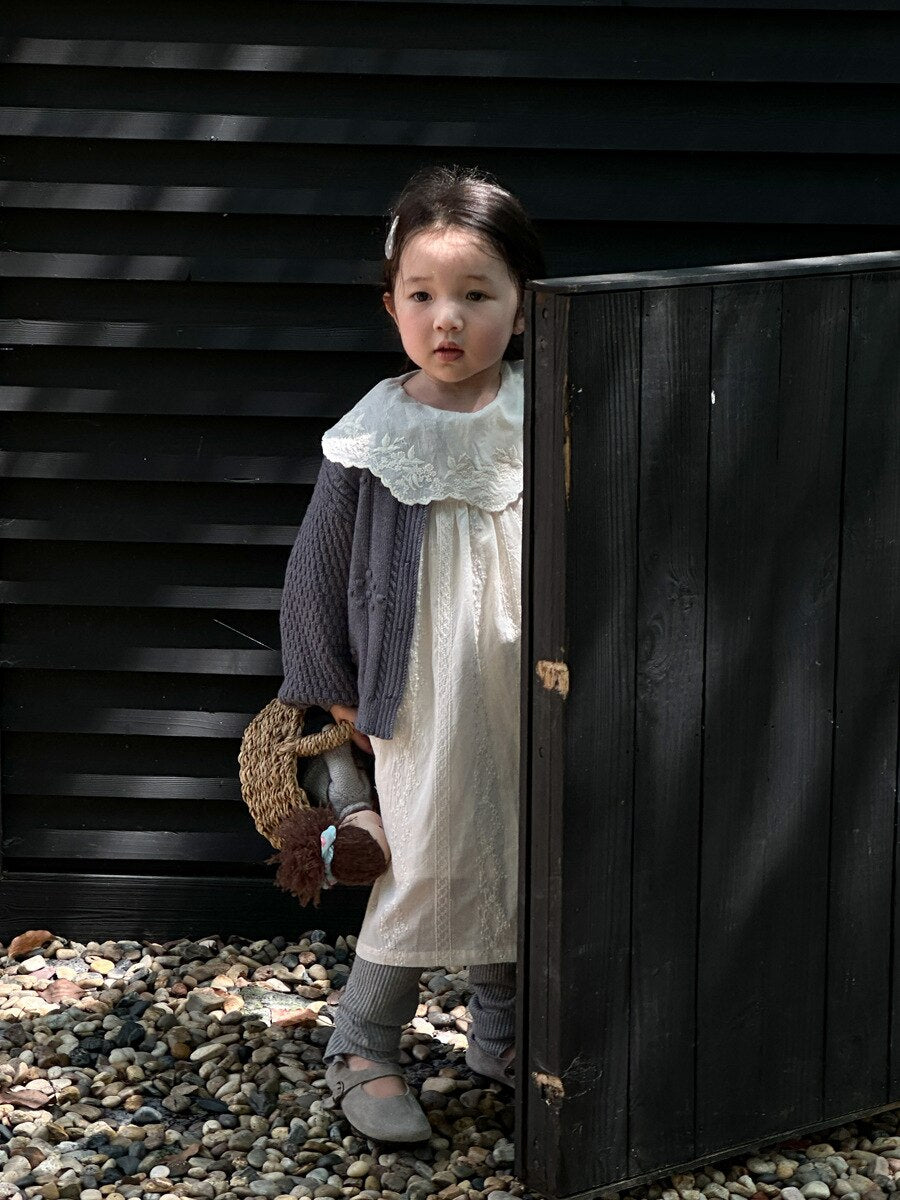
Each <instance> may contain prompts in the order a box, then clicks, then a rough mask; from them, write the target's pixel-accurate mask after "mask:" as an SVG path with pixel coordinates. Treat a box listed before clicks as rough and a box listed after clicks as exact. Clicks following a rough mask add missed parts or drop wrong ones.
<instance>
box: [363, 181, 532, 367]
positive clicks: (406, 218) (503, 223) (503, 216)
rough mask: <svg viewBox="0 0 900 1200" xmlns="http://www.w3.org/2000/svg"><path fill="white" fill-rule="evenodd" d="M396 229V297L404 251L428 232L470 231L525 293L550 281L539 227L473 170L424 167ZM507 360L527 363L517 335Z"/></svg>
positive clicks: (402, 203) (404, 200)
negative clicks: (530, 283) (531, 282)
mask: <svg viewBox="0 0 900 1200" xmlns="http://www.w3.org/2000/svg"><path fill="white" fill-rule="evenodd" d="M395 219H396V222H397V223H396V227H395V228H394V237H393V246H392V247H391V255H390V257H386V258H385V260H384V270H383V279H384V290H385V291H386V292H391V293H393V291H394V285H395V283H396V281H397V270H398V268H399V265H400V256H401V254H402V253H403V247H404V246H405V245H406V243H407V242H408V241H409V239H410V238H411V237H413V235H414V234H417V233H420V232H421V231H422V230H423V229H434V228H439V229H448V228H450V227H451V226H456V227H459V228H461V229H470V230H471V231H472V232H473V233H475V234H477V235H478V237H480V238H481V239H482V241H484V242H486V243H487V245H489V246H490V247H491V248H492V249H493V250H494V252H495V253H496V255H497V256H498V258H500V259H502V260H503V262H505V263H506V266H507V268H508V270H509V273H510V275H511V276H512V278H513V279H514V280H515V281H516V283H517V284H518V286H519V289H520V291H521V289H522V288H523V287H524V284H525V281H526V280H528V279H540V278H541V277H542V276H543V275H546V273H547V269H546V266H545V264H544V256H543V253H542V252H541V246H540V242H539V241H538V236H537V233H536V232H535V229H534V226H533V225H532V223H531V221H530V220H529V218H528V215H527V213H526V212H525V209H524V208H523V207H522V205H521V203H520V202H519V200H517V199H516V197H515V196H513V194H512V193H511V192H508V191H507V190H506V188H504V187H501V186H500V184H499V183H497V181H496V180H495V179H494V177H493V176H491V175H489V174H488V173H487V172H485V171H479V170H476V169H474V168H471V167H459V166H452V167H448V166H436V167H424V168H423V169H422V170H420V171H417V172H416V174H415V175H413V177H412V178H411V179H410V180H409V182H408V183H407V184H406V186H405V187H404V189H403V191H402V192H401V193H400V195H399V196H398V198H397V200H396V201H395V202H394V204H393V206H392V208H391V212H390V214H389V216H388V224H389V227H390V226H391V225H393V222H394V220H395ZM503 357H504V358H521V357H522V335H521V334H514V335H513V336H512V338H510V342H509V345H508V346H507V348H506V352H505V353H504V356H503Z"/></svg>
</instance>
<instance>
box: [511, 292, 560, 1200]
mask: <svg viewBox="0 0 900 1200" xmlns="http://www.w3.org/2000/svg"><path fill="white" fill-rule="evenodd" d="M568 306H569V301H568V298H566V297H557V296H549V295H546V294H542V293H541V292H537V293H536V294H535V299H534V330H533V334H532V337H533V362H534V383H533V396H532V403H531V405H530V420H531V435H532V441H533V446H532V448H531V451H530V454H531V469H532V475H531V480H530V484H531V486H530V493H529V494H530V498H531V503H530V508H529V511H530V514H531V548H530V551H531V557H530V560H529V564H530V586H531V621H530V631H529V635H528V644H529V651H530V654H531V661H530V662H528V663H524V662H523V672H525V671H527V672H528V676H529V685H530V689H531V692H530V694H531V744H530V755H529V769H530V781H531V795H530V797H529V811H530V829H529V834H530V847H529V856H528V872H529V874H528V892H529V898H528V907H529V913H528V918H529V919H528V928H527V930H526V931H525V937H526V940H527V950H526V956H525V961H526V962H527V963H528V964H529V969H528V972H527V977H526V978H524V980H523V983H522V986H523V987H524V988H525V991H526V996H525V999H524V1002H523V1003H524V1011H525V1013H526V1014H527V1063H526V1078H525V1079H524V1080H523V1087H522V1088H521V1089H520V1091H519V1106H520V1108H521V1110H522V1111H521V1113H520V1116H519V1122H520V1127H521V1129H522V1131H523V1134H522V1136H521V1137H520V1142H519V1144H518V1145H517V1150H516V1152H517V1156H518V1168H517V1169H518V1170H519V1171H520V1172H521V1173H522V1174H523V1175H524V1177H525V1178H526V1179H527V1182H528V1185H529V1186H530V1187H532V1188H535V1189H537V1190H540V1191H543V1192H545V1193H548V1194H558V1193H557V1188H558V1187H559V1173H560V1170H561V1159H560V1153H561V1146H560V1113H559V1104H558V1102H557V1097H556V1092H555V1090H554V1088H553V1087H552V1086H551V1083H550V1080H551V1079H552V1077H553V1076H554V1075H556V1074H558V1072H559V1066H558V1064H559V1061H560V1046H559V1036H560V1014H561V1013H562V1011H563V1005H564V1000H563V997H562V987H563V977H564V973H565V960H564V957H563V953H562V947H561V943H560V937H559V927H560V922H561V911H562V905H563V903H564V900H563V895H562V885H563V870H562V840H561V839H562V821H561V815H560V809H561V806H562V797H563V793H564V789H565V780H564V766H565V744H564V738H565V721H566V708H567V704H568V701H567V700H566V697H565V695H564V694H563V692H562V691H560V690H558V689H555V688H553V687H546V686H544V680H549V679H550V678H551V676H550V675H549V674H548V673H547V672H546V671H544V673H543V678H542V676H541V675H540V674H538V669H537V664H538V663H543V662H546V663H561V662H564V661H565V659H566V644H567V632H566V611H565V603H566V592H565V561H566V548H567V540H566V455H567V444H566V422H567V403H566V395H565V376H564V370H565V357H566V337H567V334H566V324H567V320H568ZM520 1070H521V1068H520Z"/></svg>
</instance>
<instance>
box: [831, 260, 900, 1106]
mask: <svg viewBox="0 0 900 1200" xmlns="http://www.w3.org/2000/svg"><path fill="white" fill-rule="evenodd" d="M898 329H900V272H884V273H872V274H861V275H857V276H855V277H854V281H853V303H852V318H851V338H850V356H849V357H850V362H849V368H848V379H847V417H846V458H845V473H844V512H843V529H842V537H841V576H840V617H839V628H838V661H837V681H836V696H835V709H836V711H835V734H834V796H833V804H832V831H831V840H832V854H831V905H830V910H829V928H828V934H829V939H828V949H829V957H828V990H827V997H828V1007H827V1040H826V1044H825V1051H826V1067H825V1107H826V1110H827V1111H828V1112H829V1113H835V1112H843V1111H847V1110H848V1109H852V1108H853V1107H858V1106H860V1105H869V1104H877V1103H879V1102H880V1101H882V1100H884V1101H887V1100H890V1099H897V1098H898V1095H900V1089H898V1082H900V1080H898V1053H900V1046H898V1041H900V1024H898V1018H897V1013H896V1007H897V1004H898V993H900V987H898V986H897V970H898V956H897V954H896V952H895V954H894V956H893V959H892V958H891V931H893V935H894V939H895V940H894V943H893V944H894V946H895V948H896V945H897V943H896V938H897V924H898V921H897V910H896V903H897V893H896V887H893V888H892V880H893V874H894V862H895V837H896V830H895V805H896V786H897V784H896V762H897V757H896V756H897V662H898V633H897V614H898V611H900V589H898V561H897V529H898V519H900V462H898V449H900V423H898V412H900V361H898V357H897V331H898ZM894 882H895V881H894ZM891 963H893V975H892V974H891V970H890V968H891ZM892 992H893V997H892ZM892 1000H893V1006H894V1013H893V1024H892V1014H891V1011H890V1010H891V1004H892ZM892 1031H893V1038H892V1037H891V1033H892Z"/></svg>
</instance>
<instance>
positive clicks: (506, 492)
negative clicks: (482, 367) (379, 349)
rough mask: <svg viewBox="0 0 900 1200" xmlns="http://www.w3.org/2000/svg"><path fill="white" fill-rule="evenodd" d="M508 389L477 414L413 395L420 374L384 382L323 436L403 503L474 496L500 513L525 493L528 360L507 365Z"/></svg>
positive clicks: (341, 457) (504, 382)
mask: <svg viewBox="0 0 900 1200" xmlns="http://www.w3.org/2000/svg"><path fill="white" fill-rule="evenodd" d="M501 366H502V372H503V373H502V378H501V381H500V390H499V391H498V392H497V395H496V396H495V397H494V399H493V400H492V401H491V402H490V404H488V405H486V406H485V407H484V408H480V409H478V410H477V411H476V412H471V413H465V412H452V411H450V410H448V409H444V408H434V407H433V406H431V405H429V404H422V403H421V402H420V401H418V400H415V399H413V397H412V396H410V395H409V394H408V393H407V392H406V391H404V389H403V384H404V382H405V381H406V380H407V379H410V378H411V377H412V376H413V375H414V374H415V373H416V372H415V371H409V372H407V374H405V375H399V376H398V377H397V378H395V379H382V381H381V382H380V383H377V384H376V385H375V387H373V388H372V390H371V391H369V392H367V393H366V395H365V396H363V398H362V400H360V401H359V402H358V403H357V404H356V405H354V407H353V408H351V409H350V411H349V412H348V413H346V414H345V415H344V416H343V417H341V419H340V420H339V421H338V422H337V424H336V425H333V426H332V427H331V429H329V430H328V431H327V432H326V433H325V434H324V435H323V437H322V451H323V453H324V454H325V457H326V458H329V459H331V461H332V462H337V463H341V465H342V466H345V467H367V468H368V469H369V470H370V471H371V472H372V474H373V475H377V476H378V478H379V479H380V480H381V482H382V483H383V484H384V485H385V487H386V488H387V489H388V490H389V491H390V492H391V494H392V495H393V496H395V497H396V499H398V500H399V501H400V502H401V503H402V504H428V503H430V502H431V501H432V500H446V499H456V500H466V501H468V503H470V504H476V505H478V507H479V508H484V509H487V510H488V511H490V512H499V510H500V509H502V508H506V506H507V505H508V504H511V503H512V501H513V500H515V499H516V498H517V497H518V496H519V494H520V493H521V491H522V466H523V464H522V417H523V411H524V387H523V368H522V363H521V362H503V363H502V364H501Z"/></svg>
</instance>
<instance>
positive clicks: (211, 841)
mask: <svg viewBox="0 0 900 1200" xmlns="http://www.w3.org/2000/svg"><path fill="white" fill-rule="evenodd" d="M0 849H2V853H3V854H4V855H5V856H6V857H8V858H13V859H15V858H35V859H54V858H65V859H78V860H79V861H84V862H85V865H86V866H87V865H88V863H89V861H90V859H94V858H100V859H104V860H112V861H121V862H124V861H127V860H129V859H141V860H146V861H152V860H154V859H158V860H159V861H161V862H209V861H211V860H214V861H216V862H221V863H229V862H230V863H264V862H265V860H266V859H267V858H268V857H270V856H271V854H272V853H273V849H272V847H271V846H270V845H269V843H268V842H267V841H266V840H265V838H263V837H261V836H260V835H259V834H258V833H256V832H255V831H247V832H241V833H218V832H216V831H215V830H209V832H205V831H204V832H203V833H194V832H191V831H183V832H171V831H169V830H139V829H32V830H29V831H28V834H27V835H26V836H22V837H17V836H14V835H13V836H9V837H4V838H3V840H2V843H0ZM48 865H49V864H48Z"/></svg>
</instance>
